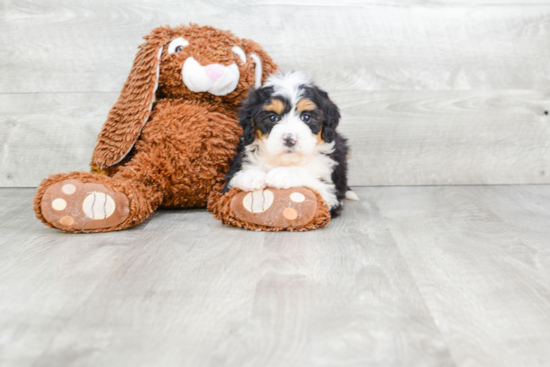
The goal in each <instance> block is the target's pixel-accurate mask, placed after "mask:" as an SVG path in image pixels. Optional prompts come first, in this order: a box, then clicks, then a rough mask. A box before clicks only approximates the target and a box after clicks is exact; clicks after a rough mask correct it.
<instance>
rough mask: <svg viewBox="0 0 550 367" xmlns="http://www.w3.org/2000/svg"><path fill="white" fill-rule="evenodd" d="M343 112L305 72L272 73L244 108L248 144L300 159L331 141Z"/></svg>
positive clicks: (252, 94)
mask: <svg viewBox="0 0 550 367" xmlns="http://www.w3.org/2000/svg"><path fill="white" fill-rule="evenodd" d="M339 118H340V114H339V112H338V108H337V107H336V106H335V105H334V103H332V101H330V99H329V98H328V95H327V93H326V92H324V91H322V90H320V89H319V88H318V87H316V86H315V85H313V84H312V83H311V82H310V81H309V80H308V79H307V78H306V77H305V76H304V75H303V74H302V73H300V72H293V73H287V74H284V75H282V74H276V75H272V76H270V77H269V78H268V79H267V81H266V83H265V85H264V86H263V87H262V88H260V89H258V90H253V91H252V92H251V93H250V95H249V98H248V100H247V101H246V102H245V104H244V107H243V109H242V110H241V125H242V126H243V130H244V139H245V144H246V145H249V144H251V143H252V142H253V141H256V142H257V143H258V144H263V146H264V147H265V150H266V152H267V153H268V154H269V155H270V156H287V157H294V158H300V157H304V156H309V155H311V154H312V153H313V152H314V151H315V148H316V147H317V146H318V145H319V144H321V143H330V142H332V141H333V140H334V134H335V131H334V130H335V129H336V126H337V125H338V120H339Z"/></svg>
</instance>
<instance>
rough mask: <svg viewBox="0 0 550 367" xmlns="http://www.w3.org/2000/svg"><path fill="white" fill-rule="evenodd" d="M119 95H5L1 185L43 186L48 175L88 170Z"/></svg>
mask: <svg viewBox="0 0 550 367" xmlns="http://www.w3.org/2000/svg"><path fill="white" fill-rule="evenodd" d="M117 97H118V94H117V93H110V94H109V93H58V94H11V95H6V94H4V95H0V105H1V106H2V112H0V125H1V126H2V127H3V131H2V134H0V167H1V168H0V182H1V184H0V186H3V187H20V186H27V187H28V186H38V185H39V184H40V182H41V181H42V180H43V179H44V178H46V177H47V176H48V175H49V174H53V173H58V172H69V171H88V170H89V163H90V160H91V157H92V152H93V149H94V147H95V143H96V139H97V135H98V133H99V131H100V129H101V125H102V124H103V122H104V121H105V119H106V118H107V114H108V112H109V109H110V108H111V106H112V105H113V104H114V103H115V101H116V99H117Z"/></svg>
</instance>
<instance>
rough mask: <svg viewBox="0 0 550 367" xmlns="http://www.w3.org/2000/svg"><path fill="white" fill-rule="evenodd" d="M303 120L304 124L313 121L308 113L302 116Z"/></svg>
mask: <svg viewBox="0 0 550 367" xmlns="http://www.w3.org/2000/svg"><path fill="white" fill-rule="evenodd" d="M301 119H302V121H303V122H309V120H311V116H310V115H308V114H307V113H304V114H303V115H302V116H301Z"/></svg>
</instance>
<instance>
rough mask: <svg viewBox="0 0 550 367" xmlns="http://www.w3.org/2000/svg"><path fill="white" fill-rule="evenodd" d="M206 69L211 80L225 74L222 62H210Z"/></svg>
mask: <svg viewBox="0 0 550 367" xmlns="http://www.w3.org/2000/svg"><path fill="white" fill-rule="evenodd" d="M204 69H205V71H206V75H208V77H209V78H210V80H212V81H214V80H216V79H219V77H220V76H222V75H223V71H224V66H223V65H220V64H210V65H206V66H205V68H204Z"/></svg>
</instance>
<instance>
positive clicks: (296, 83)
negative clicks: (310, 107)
mask: <svg viewBox="0 0 550 367" xmlns="http://www.w3.org/2000/svg"><path fill="white" fill-rule="evenodd" d="M264 85H265V86H266V87H272V88H273V90H274V93H273V95H274V96H281V97H285V98H287V99H288V100H289V101H290V103H291V104H292V105H293V106H296V105H297V104H298V101H299V100H300V99H301V98H302V95H303V93H304V89H303V88H302V86H304V85H311V81H310V80H309V79H308V78H307V77H306V76H305V74H304V73H302V72H301V71H290V72H287V73H285V74H283V73H275V74H272V75H270V76H269V77H268V78H267V80H266V82H265V84H264Z"/></svg>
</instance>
